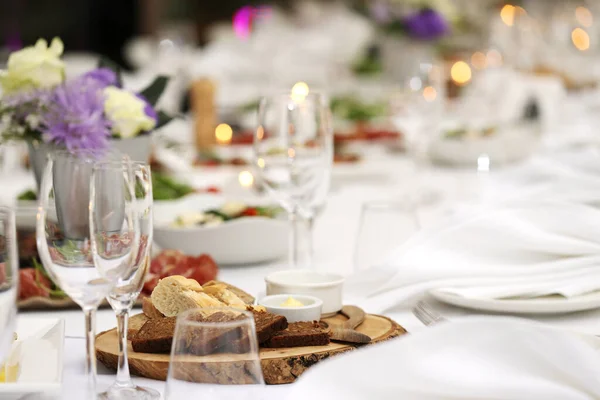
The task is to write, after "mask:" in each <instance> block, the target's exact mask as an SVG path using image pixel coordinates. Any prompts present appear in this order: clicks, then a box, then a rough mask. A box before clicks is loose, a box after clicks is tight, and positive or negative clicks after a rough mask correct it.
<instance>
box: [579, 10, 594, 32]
mask: <svg viewBox="0 0 600 400" xmlns="http://www.w3.org/2000/svg"><path fill="white" fill-rule="evenodd" d="M575 18H577V21H579V23H580V24H581V25H583V26H585V27H586V28H589V27H590V26H592V24H593V23H594V16H593V15H592V12H591V11H590V10H588V9H587V8H585V7H583V6H579V7H577V8H576V9H575Z"/></svg>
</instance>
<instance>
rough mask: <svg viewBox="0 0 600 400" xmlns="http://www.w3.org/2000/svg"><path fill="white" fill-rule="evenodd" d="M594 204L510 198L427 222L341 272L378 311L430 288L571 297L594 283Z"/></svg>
mask: <svg viewBox="0 0 600 400" xmlns="http://www.w3.org/2000/svg"><path fill="white" fill-rule="evenodd" d="M598 226H600V210H598V209H596V208H593V207H590V206H586V205H582V204H574V203H566V202H555V201H549V202H544V201H539V200H538V201H535V200H534V201H525V200H524V201H513V202H510V203H506V204H503V205H500V206H493V207H490V208H484V209H483V210H482V211H480V212H479V213H477V214H476V215H475V216H470V217H465V215H463V214H461V213H457V214H455V215H454V216H452V217H451V218H450V219H449V222H447V223H446V224H445V226H443V227H440V226H437V227H430V228H428V229H425V230H423V231H421V232H420V233H419V234H417V235H416V236H414V237H413V238H412V239H411V240H409V241H408V242H407V243H405V245H403V246H401V247H400V248H399V249H397V250H396V251H395V252H393V254H391V255H390V257H389V259H388V260H387V261H386V262H384V263H383V265H381V266H377V267H374V268H372V269H370V270H367V271H365V272H364V273H361V274H358V275H356V276H354V277H352V278H351V279H349V282H348V285H347V290H348V294H349V296H350V297H354V300H355V301H360V304H361V305H362V306H363V307H364V308H365V309H366V310H368V311H369V312H383V311H385V310H389V309H390V308H392V307H394V306H397V305H399V304H402V303H404V302H406V301H409V300H411V299H412V298H413V297H414V296H416V295H421V294H423V293H424V292H426V291H428V290H430V289H444V290H447V291H451V292H453V293H455V294H458V295H465V296H473V295H476V296H477V297H483V298H496V299H497V298H506V297H535V296H542V295H546V294H560V295H563V296H565V297H571V296H577V295H581V294H584V293H588V292H591V291H594V290H597V289H599V288H600V279H599V278H600V268H599V267H598V266H599V265H600V237H599V236H598Z"/></svg>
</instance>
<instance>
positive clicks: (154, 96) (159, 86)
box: [140, 75, 169, 107]
mask: <svg viewBox="0 0 600 400" xmlns="http://www.w3.org/2000/svg"><path fill="white" fill-rule="evenodd" d="M168 83H169V77H168V76H164V75H160V76H157V77H156V78H155V79H154V81H153V82H152V83H151V84H150V86H148V87H147V88H146V89H144V90H142V91H141V92H140V95H142V96H143V97H144V98H145V99H146V101H148V103H150V105H151V106H152V107H154V106H156V103H158V99H160V96H162V94H163V92H164V91H165V88H166V87H167V84H168Z"/></svg>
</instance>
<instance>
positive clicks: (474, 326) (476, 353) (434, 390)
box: [287, 317, 600, 400]
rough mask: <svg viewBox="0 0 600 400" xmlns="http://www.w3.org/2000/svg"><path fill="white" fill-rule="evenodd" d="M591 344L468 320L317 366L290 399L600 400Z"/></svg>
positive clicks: (517, 323) (525, 326) (515, 325)
mask: <svg viewBox="0 0 600 400" xmlns="http://www.w3.org/2000/svg"><path fill="white" fill-rule="evenodd" d="M588 340H589V341H590V342H588V341H587V340H582V338H580V337H577V336H575V335H572V334H569V333H566V332H562V331H558V330H556V329H553V328H549V327H545V326H543V325H541V324H537V323H533V322H527V321H525V320H520V319H514V318H490V317H486V318H483V317H478V318H468V319H465V320H463V321H459V322H452V323H444V324H439V325H437V326H435V327H432V328H429V329H426V330H424V331H422V332H419V333H417V334H415V335H407V336H406V337H404V338H401V339H396V340H392V341H390V342H387V343H385V344H381V345H375V346H372V347H366V348H363V349H361V350H358V351H354V352H351V353H347V354H345V355H341V356H338V357H335V358H333V359H331V360H328V361H325V362H323V363H321V364H318V365H315V366H313V367H311V369H310V370H308V371H307V372H306V373H305V374H303V375H302V376H301V377H300V379H299V380H298V381H297V382H296V383H294V385H293V386H292V388H291V393H290V396H288V397H287V400H300V399H306V398H310V399H314V400H316V399H345V400H352V399H377V400H387V399H390V400H391V399H394V400H395V399H411V400H457V399H461V400H468V399H473V400H475V399H477V400H523V399H527V400H549V399H561V400H584V399H589V400H593V399H599V398H600V380H598V376H600V354H598V351H597V348H595V347H594V345H593V344H591V341H592V338H590V339H588ZM570 360H572V362H569V361H570Z"/></svg>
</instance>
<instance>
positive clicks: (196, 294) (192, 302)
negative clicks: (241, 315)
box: [150, 275, 225, 317]
mask: <svg viewBox="0 0 600 400" xmlns="http://www.w3.org/2000/svg"><path fill="white" fill-rule="evenodd" d="M150 298H151V299H152V304H153V305H154V307H156V309H157V310H158V311H160V312H161V313H162V314H163V315H165V316H166V317H175V316H177V315H179V314H180V313H182V312H184V311H187V310H191V309H194V308H199V307H200V308H214V307H225V304H223V303H221V302H220V301H218V300H217V299H215V298H213V297H211V296H209V295H207V294H206V293H204V291H203V289H202V286H200V284H199V283H198V282H197V281H195V280H193V279H187V278H185V277H183V276H180V275H174V276H169V277H167V278H164V279H161V280H160V281H158V284H157V285H156V288H154V290H153V291H152V295H151V296H150Z"/></svg>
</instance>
